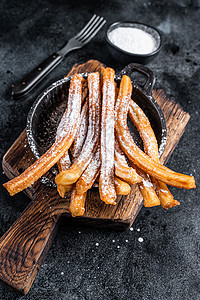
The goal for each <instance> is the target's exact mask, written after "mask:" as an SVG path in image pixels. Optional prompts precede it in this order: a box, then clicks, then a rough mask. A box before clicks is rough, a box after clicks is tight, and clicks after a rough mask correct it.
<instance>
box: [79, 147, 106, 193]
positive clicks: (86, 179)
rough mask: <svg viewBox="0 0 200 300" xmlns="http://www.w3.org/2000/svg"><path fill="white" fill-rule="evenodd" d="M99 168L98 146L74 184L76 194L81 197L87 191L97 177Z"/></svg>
mask: <svg viewBox="0 0 200 300" xmlns="http://www.w3.org/2000/svg"><path fill="white" fill-rule="evenodd" d="M100 167H101V158H100V146H98V147H97V149H96V151H95V153H94V154H93V157H92V159H91V162H90V164H89V165H88V167H87V168H86V170H85V171H84V172H83V173H82V175H81V177H80V178H79V179H78V181H77V182H76V191H77V194H79V195H82V194H84V193H85V192H87V190H89V189H90V188H91V187H92V185H93V184H94V182H95V180H96V178H97V176H98V175H99V172H100Z"/></svg>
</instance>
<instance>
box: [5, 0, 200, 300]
mask: <svg viewBox="0 0 200 300" xmlns="http://www.w3.org/2000/svg"><path fill="white" fill-rule="evenodd" d="M199 7H200V3H199V1H198V0H190V1H189V0H180V1H175V0H174V1H169V0H168V1H165V0H164V1H158V0H156V1H140V0H136V1H131V0H128V1H123V0H116V1H114V0H113V1H111V0H107V1H102V0H99V1H95V2H94V1H91V2H89V1H84V0H82V1H80V0H77V1H62V0H43V1H25V0H23V1H22V0H20V1H13V0H10V1H7V0H1V2H0V14H1V17H0V79H1V80H0V155H1V159H2V157H3V155H4V153H5V152H6V150H8V149H9V147H10V146H11V145H12V143H13V142H14V140H15V139H16V138H17V137H18V136H19V134H20V133H21V131H22V130H23V129H24V127H25V125H26V115H27V113H28V110H29V109H30V106H31V104H32V103H33V101H34V99H35V97H36V96H37V94H38V93H39V92H40V91H41V90H42V89H44V88H45V87H46V86H48V85H50V84H51V83H52V82H54V81H55V80H57V79H59V78H62V77H63V76H64V75H65V74H66V73H67V72H68V71H69V70H70V68H71V67H72V65H73V64H74V63H76V62H78V63H82V62H85V61H87V60H88V59H91V58H94V59H98V60H100V61H102V62H104V63H106V64H108V65H110V66H112V67H114V68H115V69H116V70H119V69H121V68H122V67H123V65H122V64H117V63H115V62H114V60H113V59H112V57H110V54H109V53H108V51H107V46H106V43H105V41H104V32H105V29H106V28H107V26H108V25H109V24H110V23H112V22H114V21H118V20H132V21H139V22H144V23H147V24H150V25H152V26H155V27H156V28H158V29H160V30H161V31H162V33H163V49H162V51H161V53H160V54H159V56H158V57H157V58H156V59H155V61H153V62H152V63H150V64H149V65H148V66H149V67H150V68H151V69H152V70H153V71H154V72H155V74H156V77H157V81H156V87H158V88H164V89H165V91H166V93H167V95H168V96H169V97H170V98H173V99H176V101H178V102H179V103H180V104H181V105H182V107H183V108H184V110H186V111H187V112H189V113H190V115H191V119H190V122H189V124H188V126H187V129H186V132H185V133H184V136H183V137H182V139H181V141H180V143H179V144H178V146H177V148H176V150H175V151H174V153H173V155H172V157H171V159H170V161H169V162H168V164H167V165H168V166H169V167H171V168H172V169H174V170H177V171H180V172H184V173H188V174H193V175H194V176H195V178H196V182H197V185H198V183H199V170H200V164H199V161H200V160H199V146H200V145H199V134H198V133H199V129H198V128H199V89H198V88H199V80H200V76H199V75H200V68H199V63H200V58H199V50H200V39H199ZM93 13H98V14H100V15H102V16H104V17H105V18H106V19H107V21H108V22H107V25H106V26H105V27H104V28H103V30H102V31H101V32H100V33H99V34H98V35H97V36H96V37H95V39H94V40H93V41H92V42H91V43H90V44H89V45H88V46H86V47H85V48H83V49H81V50H78V51H76V52H73V53H71V54H70V55H69V56H68V57H66V59H65V60H64V61H63V62H62V63H61V65H60V66H59V67H57V69H56V70H54V72H53V73H51V74H50V75H49V76H48V78H47V79H46V80H45V81H44V82H43V83H42V84H41V85H40V88H39V89H37V90H34V91H33V92H31V94H30V95H29V96H27V97H26V98H23V99H20V100H13V99H12V97H11V88H10V87H11V84H13V83H15V82H16V81H18V80H20V79H21V77H22V76H23V75H24V74H25V73H27V72H28V71H30V70H32V69H33V67H35V66H37V65H38V64H39V63H40V62H41V61H42V60H43V59H45V58H46V57H48V56H49V55H50V54H51V53H53V52H54V51H56V50H57V49H59V47H61V46H62V45H63V44H64V43H65V41H66V40H67V39H68V38H70V37H71V36H73V35H74V34H75V33H76V32H78V31H79V30H80V28H81V27H82V26H83V25H84V24H85V23H86V21H87V20H89V19H90V17H91V15H92V14H93ZM1 174H2V169H1ZM6 180H7V178H6V177H5V175H3V174H2V175H1V177H0V184H1V188H0V234H1V235H2V234H3V233H4V232H5V231H6V230H7V229H8V228H9V227H10V226H11V224H12V223H13V222H14V221H15V220H16V219H17V217H18V216H19V215H20V213H21V212H22V211H23V209H24V208H25V207H26V206H27V204H28V203H29V199H28V198H27V197H26V196H25V195H24V194H23V193H20V194H19V195H16V196H14V197H10V196H9V195H8V194H7V192H6V190H5V189H4V188H3V187H2V183H4V182H5V181H6ZM171 190H172V192H173V195H174V197H175V199H177V200H179V201H180V202H181V206H179V207H176V208H173V209H170V210H168V211H165V210H163V209H162V208H161V207H156V208H151V209H147V208H143V209H142V211H141V212H140V214H139V216H138V217H137V219H136V221H135V223H134V224H133V227H132V229H133V230H132V231H131V230H129V231H127V232H121V233H118V232H111V231H103V230H97V229H93V228H87V227H80V226H76V225H74V224H70V223H67V222H66V220H65V218H62V220H61V222H60V225H59V231H58V233H57V236H56V238H55V241H54V242H53V245H52V247H51V249H50V251H49V254H48V256H47V258H46V260H45V262H44V264H43V266H42V267H41V269H40V271H39V273H38V276H37V278H36V280H35V283H34V285H33V286H32V288H31V290H30V292H29V294H28V295H27V296H17V295H15V294H14V292H12V291H10V290H8V289H7V288H4V287H0V299H2V300H4V299H5V300H13V299H20V300H22V299H23V300H24V299H31V300H36V299H42V300H45V299H50V300H52V299H54V300H57V299H59V300H61V299H76V300H79V299H81V300H82V299H87V300H90V299H92V300H93V299H94V300H96V299H98V300H100V299H142V300H146V299H156V300H163V299H165V300H169V299H170V300H171V299H185V300H188V299H191V300H196V299H200V278H199V277H200V276H199V275H200V269H199V261H200V257H199V253H200V247H199V241H200V237H199V235H200V230H199V224H200V216H199V213H200V206H199V194H198V189H196V190H190V191H186V190H179V189H175V188H172V189H171ZM139 237H142V238H143V242H139V241H138V238H139Z"/></svg>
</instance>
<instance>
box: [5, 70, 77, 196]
mask: <svg viewBox="0 0 200 300" xmlns="http://www.w3.org/2000/svg"><path fill="white" fill-rule="evenodd" d="M82 82H83V77H82V76H81V75H79V74H76V75H74V76H73V77H72V79H71V82H70V88H69V96H68V103H67V109H66V115H65V113H64V116H63V118H62V119H61V123H62V124H61V125H60V126H59V128H62V130H61V131H59V129H58V131H57V132H58V133H59V138H58V139H57V140H56V141H55V143H54V144H53V145H52V146H51V148H50V149H49V150H48V151H47V152H46V153H45V154H43V155H42V156H41V157H40V158H39V159H38V160H37V161H36V162H35V163H34V164H33V165H31V166H30V167H29V168H28V169H26V170H25V171H24V172H23V173H22V174H21V175H19V176H17V177H15V178H14V179H12V180H10V181H8V182H6V183H5V184H4V187H5V188H6V189H7V190H8V192H9V193H10V195H11V196H13V195H15V194H16V193H18V192H20V191H22V190H24V189H26V188H27V187H29V186H30V185H31V184H33V183H34V182H35V181H37V180H38V179H39V178H40V177H41V176H42V175H44V174H45V173H46V172H47V171H48V170H49V169H50V168H51V167H52V166H53V165H55V164H56V163H57V162H58V161H59V159H60V158H61V157H62V156H63V155H64V153H65V152H66V151H67V150H68V149H69V147H70V146H71V144H72V142H73V139H74V136H75V134H76V130H77V124H78V123H79V118H80V110H81V93H82Z"/></svg>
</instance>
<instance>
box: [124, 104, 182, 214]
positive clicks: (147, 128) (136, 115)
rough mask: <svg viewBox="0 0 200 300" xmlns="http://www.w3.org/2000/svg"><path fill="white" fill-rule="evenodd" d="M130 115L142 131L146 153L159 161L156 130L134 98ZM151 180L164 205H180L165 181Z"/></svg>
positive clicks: (166, 207)
mask: <svg viewBox="0 0 200 300" xmlns="http://www.w3.org/2000/svg"><path fill="white" fill-rule="evenodd" d="M129 116H130V118H131V119H132V121H133V123H134V124H135V126H136V128H137V130H138V131H139V133H140V136H141V138H142V141H143V145H144V151H145V153H147V154H148V155H149V156H150V157H151V158H153V159H154V160H156V161H157V162H159V153H158V144H157V140H156V137H155V134H154V131H153V129H152V127H151V124H150V122H149V120H148V118H147V117H146V115H145V113H144V112H143V110H142V109H141V108H140V107H139V106H138V105H137V104H136V103H135V102H134V101H133V100H131V101H130V104H129ZM151 180H152V182H153V185H155V187H156V193H157V195H158V198H159V199H160V202H161V205H162V207H164V208H165V209H168V208H171V207H174V206H176V205H180V203H179V202H178V201H176V200H175V199H174V197H173V196H172V194H171V193H170V191H169V189H168V188H167V186H166V184H165V183H163V182H162V181H159V180H157V179H155V178H153V177H152V178H151ZM147 202H148V200H147ZM148 204H150V203H148Z"/></svg>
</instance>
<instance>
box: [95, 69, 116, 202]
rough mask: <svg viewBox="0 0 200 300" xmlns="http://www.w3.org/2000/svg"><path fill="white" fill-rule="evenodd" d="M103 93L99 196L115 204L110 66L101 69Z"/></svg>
mask: <svg viewBox="0 0 200 300" xmlns="http://www.w3.org/2000/svg"><path fill="white" fill-rule="evenodd" d="M102 75H103V94H102V112H101V151H100V153H101V170H100V178H99V193H100V198H101V200H102V201H104V202H105V203H107V204H113V205H115V204H116V203H115V199H116V196H117V195H116V191H115V182H114V163H115V160H114V142H115V136H114V104H115V83H114V76H115V72H114V70H113V69H111V68H106V69H103V70H102Z"/></svg>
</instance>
